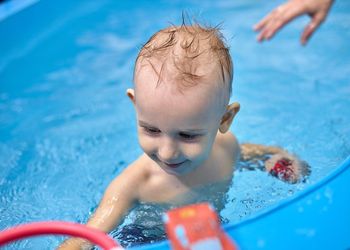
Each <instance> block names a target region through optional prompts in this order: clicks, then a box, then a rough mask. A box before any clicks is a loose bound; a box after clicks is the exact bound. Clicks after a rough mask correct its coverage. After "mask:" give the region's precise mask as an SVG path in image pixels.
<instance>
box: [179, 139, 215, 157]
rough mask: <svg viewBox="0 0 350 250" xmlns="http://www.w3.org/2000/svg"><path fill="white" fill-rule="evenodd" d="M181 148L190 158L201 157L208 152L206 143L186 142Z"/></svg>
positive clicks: (205, 155)
mask: <svg viewBox="0 0 350 250" xmlns="http://www.w3.org/2000/svg"><path fill="white" fill-rule="evenodd" d="M182 148H183V150H182V151H183V153H184V154H185V155H186V157H187V158H188V159H192V160H196V159H203V158H205V157H207V156H208V154H209V149H208V147H207V145H205V144H201V143H187V144H184V145H183V147H182Z"/></svg>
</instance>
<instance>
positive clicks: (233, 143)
mask: <svg viewBox="0 0 350 250" xmlns="http://www.w3.org/2000/svg"><path fill="white" fill-rule="evenodd" d="M216 141H217V143H218V145H219V146H221V147H222V148H223V149H224V150H225V151H226V150H227V152H229V153H232V152H237V151H239V144H238V140H237V138H236V136H234V134H232V133H231V132H230V131H228V132H226V133H224V134H222V133H220V132H218V134H217V138H216Z"/></svg>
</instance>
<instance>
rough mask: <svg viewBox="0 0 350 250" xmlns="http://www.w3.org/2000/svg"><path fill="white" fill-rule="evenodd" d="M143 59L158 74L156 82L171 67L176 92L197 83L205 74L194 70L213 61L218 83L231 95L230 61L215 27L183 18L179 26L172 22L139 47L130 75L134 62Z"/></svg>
mask: <svg viewBox="0 0 350 250" xmlns="http://www.w3.org/2000/svg"><path fill="white" fill-rule="evenodd" d="M144 61H146V62H145V63H146V64H147V65H150V66H151V67H152V69H153V70H154V71H155V72H156V74H157V75H158V82H157V84H158V85H159V84H160V83H161V82H162V81H163V80H164V79H163V73H164V71H165V70H166V67H169V66H170V67H174V68H175V72H176V73H175V74H176V76H174V77H176V80H177V81H176V82H177V83H178V85H179V86H178V89H179V90H180V91H181V90H183V89H185V88H188V87H191V86H195V85H197V84H198V83H199V82H200V80H201V79H202V78H203V77H205V76H206V73H203V72H202V73H200V72H198V68H199V67H203V65H205V64H208V65H209V64H213V63H216V64H217V67H218V70H219V74H220V76H221V80H222V83H223V84H224V85H225V86H226V87H227V89H228V91H229V95H230V94H231V91H232V79H233V63H232V59H231V56H230V53H229V48H228V46H227V45H226V43H225V39H224V37H223V35H222V33H221V31H220V27H219V26H214V27H210V26H207V25H205V26H204V25H201V24H199V23H198V22H195V23H193V24H192V23H190V24H186V22H185V18H183V21H182V24H181V26H174V25H172V26H170V27H167V28H165V29H162V30H160V31H158V32H156V33H155V34H154V35H153V36H152V37H151V38H150V39H149V40H148V41H147V42H146V43H145V44H144V45H143V46H142V48H141V50H140V52H139V54H138V56H137V59H136V62H135V72H134V74H135V73H136V70H137V65H138V64H139V63H141V62H142V64H143V63H144ZM154 62H160V65H161V66H160V68H156V67H155V63H154ZM229 95H228V96H229Z"/></svg>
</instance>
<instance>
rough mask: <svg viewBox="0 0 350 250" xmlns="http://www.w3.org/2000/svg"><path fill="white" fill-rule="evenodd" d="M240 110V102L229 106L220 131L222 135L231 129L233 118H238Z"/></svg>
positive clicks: (222, 119)
mask: <svg viewBox="0 0 350 250" xmlns="http://www.w3.org/2000/svg"><path fill="white" fill-rule="evenodd" d="M239 109H240V105H239V103H238V102H234V103H231V104H230V105H228V106H227V109H226V112H225V114H224V115H223V117H222V118H221V122H220V127H219V130H220V132H221V133H226V132H227V130H228V129H229V128H230V126H231V123H232V121H233V118H234V117H235V116H236V114H237V113H238V111H239Z"/></svg>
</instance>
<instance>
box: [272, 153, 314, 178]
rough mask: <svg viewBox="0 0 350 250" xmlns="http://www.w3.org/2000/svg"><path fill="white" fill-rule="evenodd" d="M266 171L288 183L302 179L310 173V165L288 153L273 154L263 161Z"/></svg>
mask: <svg viewBox="0 0 350 250" xmlns="http://www.w3.org/2000/svg"><path fill="white" fill-rule="evenodd" d="M265 168H266V171H267V172H269V173H270V174H271V175H273V176H275V177H277V178H279V179H281V180H283V181H285V182H289V183H296V182H299V181H302V180H303V179H304V178H305V177H306V176H308V175H309V174H310V166H309V165H308V164H307V163H306V162H304V161H300V160H299V159H298V158H297V157H295V156H292V155H289V154H274V155H272V157H271V158H270V159H268V160H267V161H266V162H265Z"/></svg>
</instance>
